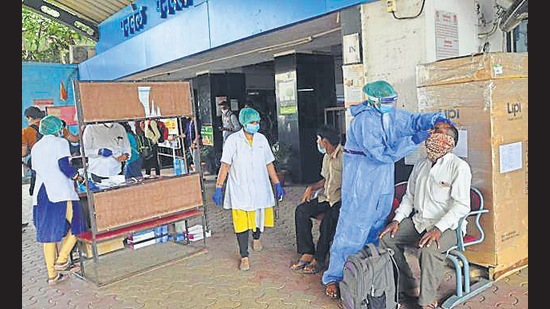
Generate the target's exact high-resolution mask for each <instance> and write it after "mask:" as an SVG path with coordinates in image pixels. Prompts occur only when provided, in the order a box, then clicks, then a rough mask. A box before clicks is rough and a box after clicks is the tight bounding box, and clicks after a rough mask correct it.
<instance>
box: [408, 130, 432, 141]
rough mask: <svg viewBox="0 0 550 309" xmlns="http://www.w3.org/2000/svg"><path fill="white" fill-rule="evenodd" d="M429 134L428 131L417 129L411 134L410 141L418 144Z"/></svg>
mask: <svg viewBox="0 0 550 309" xmlns="http://www.w3.org/2000/svg"><path fill="white" fill-rule="evenodd" d="M428 136H430V131H427V130H426V131H418V132H416V133H415V134H414V135H413V136H412V138H411V139H412V141H413V143H415V144H417V145H418V144H420V143H422V142H423V141H425V140H426V139H427V138H428Z"/></svg>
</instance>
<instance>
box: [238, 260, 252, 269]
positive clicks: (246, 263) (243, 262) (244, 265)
mask: <svg viewBox="0 0 550 309" xmlns="http://www.w3.org/2000/svg"><path fill="white" fill-rule="evenodd" d="M239 269H240V270H242V271H247V270H249V269H250V262H249V261H248V257H243V258H241V264H240V265H239Z"/></svg>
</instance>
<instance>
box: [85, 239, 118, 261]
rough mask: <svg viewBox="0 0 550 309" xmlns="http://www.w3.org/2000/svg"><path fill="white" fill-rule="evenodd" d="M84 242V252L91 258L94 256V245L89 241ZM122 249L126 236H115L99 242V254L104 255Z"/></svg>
mask: <svg viewBox="0 0 550 309" xmlns="http://www.w3.org/2000/svg"><path fill="white" fill-rule="evenodd" d="M83 244H84V246H82V254H83V255H84V256H85V257H87V258H91V257H92V256H93V253H92V245H91V244H89V243H83ZM120 249H124V237H118V238H113V239H111V240H106V241H102V242H99V243H97V254H98V255H103V254H106V253H109V252H113V251H116V250H120Z"/></svg>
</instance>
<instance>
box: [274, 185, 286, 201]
mask: <svg viewBox="0 0 550 309" xmlns="http://www.w3.org/2000/svg"><path fill="white" fill-rule="evenodd" d="M285 194H286V193H285V189H283V185H281V183H280V182H278V183H276V184H275V195H276V196H277V198H278V199H279V200H282V199H283V197H284V196H285Z"/></svg>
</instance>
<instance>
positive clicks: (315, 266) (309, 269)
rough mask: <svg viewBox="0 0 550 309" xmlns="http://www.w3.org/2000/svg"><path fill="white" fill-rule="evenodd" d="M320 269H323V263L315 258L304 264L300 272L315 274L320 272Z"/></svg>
mask: <svg viewBox="0 0 550 309" xmlns="http://www.w3.org/2000/svg"><path fill="white" fill-rule="evenodd" d="M321 270H323V265H322V263H319V262H317V260H315V259H314V260H311V262H309V263H308V264H307V265H306V266H304V269H303V270H302V272H303V273H304V274H308V275H309V274H316V273H318V272H320V271H321Z"/></svg>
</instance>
